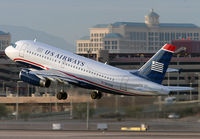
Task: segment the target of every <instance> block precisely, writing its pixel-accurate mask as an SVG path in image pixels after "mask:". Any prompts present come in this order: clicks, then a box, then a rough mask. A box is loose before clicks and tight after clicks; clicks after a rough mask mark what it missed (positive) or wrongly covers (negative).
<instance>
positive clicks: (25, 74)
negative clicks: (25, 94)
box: [19, 69, 51, 87]
mask: <svg viewBox="0 0 200 139" xmlns="http://www.w3.org/2000/svg"><path fill="white" fill-rule="evenodd" d="M30 71H31V70H30V69H22V70H21V71H20V73H19V78H20V79H21V80H22V81H24V82H26V83H29V84H32V85H36V86H41V87H49V86H50V84H51V81H50V80H49V79H41V78H39V77H37V76H36V75H35V74H32V73H30Z"/></svg>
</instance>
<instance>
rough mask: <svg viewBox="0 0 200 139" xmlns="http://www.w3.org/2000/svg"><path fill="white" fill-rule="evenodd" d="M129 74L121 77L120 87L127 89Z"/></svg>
mask: <svg viewBox="0 0 200 139" xmlns="http://www.w3.org/2000/svg"><path fill="white" fill-rule="evenodd" d="M128 79H129V77H128V76H123V77H122V78H121V83H120V89H121V90H125V91H127V83H128Z"/></svg>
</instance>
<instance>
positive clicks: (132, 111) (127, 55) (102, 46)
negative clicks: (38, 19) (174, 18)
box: [0, 9, 200, 137]
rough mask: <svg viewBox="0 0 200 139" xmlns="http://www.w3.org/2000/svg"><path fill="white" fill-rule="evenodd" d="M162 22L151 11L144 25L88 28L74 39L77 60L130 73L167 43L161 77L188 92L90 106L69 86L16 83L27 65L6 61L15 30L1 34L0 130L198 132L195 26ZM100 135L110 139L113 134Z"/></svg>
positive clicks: (109, 98) (110, 99)
mask: <svg viewBox="0 0 200 139" xmlns="http://www.w3.org/2000/svg"><path fill="white" fill-rule="evenodd" d="M159 17H160V16H159V14H158V13H156V12H155V11H154V10H153V9H151V10H150V12H149V13H148V14H147V15H145V21H144V23H142V22H125V21H124V22H115V23H111V24H98V25H95V26H94V27H91V28H89V31H90V33H89V34H90V36H85V37H82V38H81V39H80V40H77V41H76V54H78V55H81V56H85V57H87V58H90V59H93V60H96V61H99V62H103V63H106V64H109V65H112V66H115V67H118V68H121V69H127V70H132V69H139V68H140V67H141V66H142V65H143V64H144V63H145V62H147V61H148V60H149V59H150V58H151V57H152V56H153V55H154V54H155V53H156V52H157V51H158V50H159V49H160V48H161V47H162V46H163V45H164V44H165V43H170V44H172V45H175V46H176V50H175V53H174V54H173V57H172V60H171V63H170V66H169V67H170V68H173V69H176V70H174V72H169V73H166V76H165V79H164V81H163V84H164V85H166V86H185V87H192V88H194V90H192V91H191V90H190V91H180V92H178V91H176V92H171V94H170V95H169V96H150V97H149V96H148V97H145V96H123V95H111V94H104V96H103V98H102V99H101V100H92V99H91V98H90V96H89V92H90V91H89V90H87V89H83V88H79V87H76V86H73V85H66V86H64V87H63V86H62V85H59V84H56V83H53V84H52V85H51V86H50V87H49V88H43V87H38V86H33V85H30V84H27V83H24V82H22V81H20V80H19V77H18V76H19V71H20V70H21V69H22V68H24V67H25V66H24V65H22V64H18V63H15V62H13V61H11V60H10V59H9V58H8V57H7V56H6V54H5V52H4V49H5V48H6V47H7V46H8V45H10V44H11V38H12V32H10V33H6V32H3V31H0V50H1V51H0V81H1V83H0V99H1V101H0V111H1V113H0V118H1V120H2V121H0V129H3V130H7V129H13V130H30V132H31V131H32V130H50V131H51V130H53V131H62V130H64V131H71V130H78V131H80V134H83V136H84V133H82V131H85V130H90V131H94V132H93V133H94V134H92V135H90V136H91V137H93V136H96V134H98V133H96V130H100V131H103V133H104V131H105V130H107V131H114V132H116V131H117V132H118V131H123V132H124V134H128V135H129V134H130V135H132V134H133V133H130V131H143V132H145V131H153V132H155V131H159V132H163V131H169V132H170V131H180V132H184V131H188V130H190V131H194V132H199V129H200V124H199V122H200V121H199V118H198V115H199V110H200V107H199V103H200V36H199V34H200V27H199V26H197V25H195V24H192V23H160V21H159ZM0 30H1V29H0ZM62 89H67V90H68V92H69V98H68V99H67V100H58V99H56V97H55V96H56V94H57V92H58V91H59V90H62ZM189 122H190V123H189ZM19 124H20V126H19ZM127 131H128V132H127ZM0 132H1V131H0ZM123 132H122V133H123ZM55 133H56V135H57V134H59V133H58V132H55ZM2 134H3V133H2ZM27 134H29V133H28V132H27ZM31 134H32V133H31ZM146 134H147V135H145V136H148V135H149V134H148V133H146ZM185 134H186V133H185ZM104 135H105V136H107V137H111V136H112V132H111V135H110V134H109V135H106V134H104ZM134 135H135V136H139V135H138V134H137V133H134ZM198 135H199V134H198ZM61 136H62V134H61ZM97 136H98V137H101V136H102V135H97ZM156 136H159V135H157V134H156ZM187 136H189V135H187ZM119 137H122V134H121V133H120V134H119Z"/></svg>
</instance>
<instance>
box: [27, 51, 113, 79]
mask: <svg viewBox="0 0 200 139" xmlns="http://www.w3.org/2000/svg"><path fill="white" fill-rule="evenodd" d="M26 52H27V53H29V54H32V55H35V56H38V57H42V58H43V59H47V60H50V61H55V62H57V63H60V62H61V61H59V60H56V59H53V58H50V57H48V56H43V55H41V54H38V53H36V52H31V51H28V50H27V51H26ZM62 64H63V65H62V66H64V65H66V66H68V67H71V68H73V69H77V70H81V71H83V72H87V73H90V74H92V75H94V76H96V77H97V76H98V77H102V78H104V79H107V80H112V81H113V80H114V79H113V78H111V77H109V76H106V75H103V74H101V73H97V72H93V71H90V70H86V69H84V68H81V67H78V66H75V65H72V64H68V63H66V62H65V63H64V61H63V63H62Z"/></svg>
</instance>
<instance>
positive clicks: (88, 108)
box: [86, 101, 90, 130]
mask: <svg viewBox="0 0 200 139" xmlns="http://www.w3.org/2000/svg"><path fill="white" fill-rule="evenodd" d="M89 110H90V103H89V101H87V119H86V121H87V124H86V128H87V130H88V129H89V115H90V111H89Z"/></svg>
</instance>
